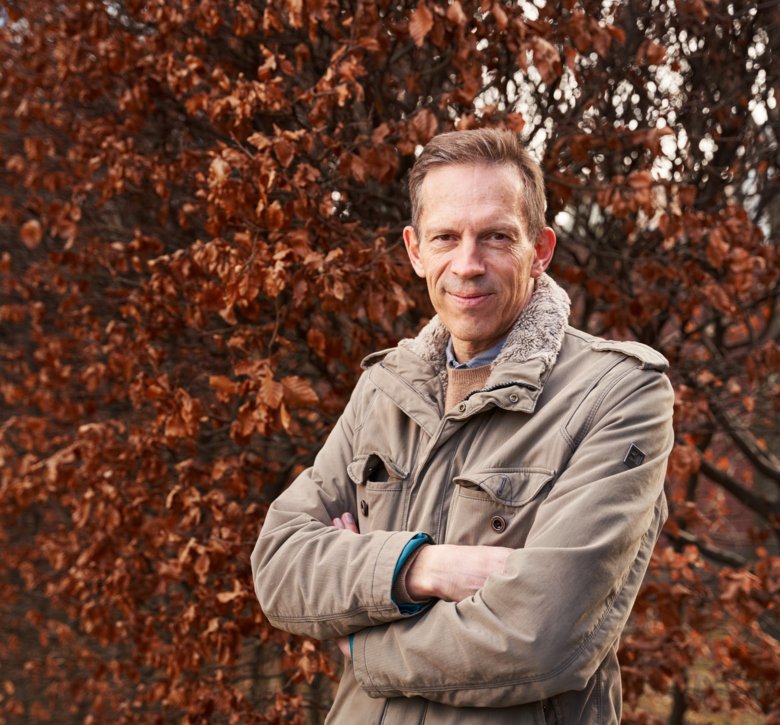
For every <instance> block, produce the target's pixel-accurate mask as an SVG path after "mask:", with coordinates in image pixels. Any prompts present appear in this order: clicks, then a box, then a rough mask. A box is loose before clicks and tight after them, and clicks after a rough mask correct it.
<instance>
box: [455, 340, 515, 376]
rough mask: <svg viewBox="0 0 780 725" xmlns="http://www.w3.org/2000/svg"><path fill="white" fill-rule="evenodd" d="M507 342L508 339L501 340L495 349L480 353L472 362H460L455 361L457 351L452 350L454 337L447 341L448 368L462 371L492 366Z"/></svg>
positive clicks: (494, 346)
mask: <svg viewBox="0 0 780 725" xmlns="http://www.w3.org/2000/svg"><path fill="white" fill-rule="evenodd" d="M505 342H506V337H504V338H503V339H501V340H499V341H498V342H497V343H496V344H495V345H493V347H491V348H490V350H485V352H481V353H479V355H477V356H476V357H473V358H471V360H466V362H462V363H460V362H458V361H457V360H456V359H455V351H454V350H453V349H452V337H450V339H449V340H448V341H447V348H446V350H445V354H446V356H447V367H448V368H455V369H462V368H480V367H482V366H483V365H490V363H492V362H493V360H495V359H496V358H497V357H498V353H499V352H501V348H502V347H503V346H504V343H505Z"/></svg>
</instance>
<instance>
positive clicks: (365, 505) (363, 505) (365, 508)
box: [360, 499, 368, 516]
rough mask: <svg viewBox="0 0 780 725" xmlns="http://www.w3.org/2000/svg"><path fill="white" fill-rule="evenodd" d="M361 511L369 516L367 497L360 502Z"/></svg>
mask: <svg viewBox="0 0 780 725" xmlns="http://www.w3.org/2000/svg"><path fill="white" fill-rule="evenodd" d="M360 513H361V514H363V516H368V501H366V500H365V499H364V500H363V501H361V502H360Z"/></svg>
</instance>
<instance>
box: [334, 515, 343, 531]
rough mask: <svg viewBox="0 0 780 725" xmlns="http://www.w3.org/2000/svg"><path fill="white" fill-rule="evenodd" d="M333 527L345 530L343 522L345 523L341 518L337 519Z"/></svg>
mask: <svg viewBox="0 0 780 725" xmlns="http://www.w3.org/2000/svg"><path fill="white" fill-rule="evenodd" d="M333 525H334V526H335V527H336V528H337V529H343V528H344V522H343V521H342V520H341V518H339V517H337V518H335V519H333Z"/></svg>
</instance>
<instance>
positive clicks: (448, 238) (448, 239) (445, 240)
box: [431, 232, 457, 244]
mask: <svg viewBox="0 0 780 725" xmlns="http://www.w3.org/2000/svg"><path fill="white" fill-rule="evenodd" d="M456 239H457V237H456V236H455V234H453V233H452V232H442V233H441V234H437V235H436V236H435V237H433V238H432V239H431V241H432V242H433V243H434V244H451V243H452V242H454V241H456Z"/></svg>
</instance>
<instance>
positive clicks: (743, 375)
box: [0, 0, 780, 725]
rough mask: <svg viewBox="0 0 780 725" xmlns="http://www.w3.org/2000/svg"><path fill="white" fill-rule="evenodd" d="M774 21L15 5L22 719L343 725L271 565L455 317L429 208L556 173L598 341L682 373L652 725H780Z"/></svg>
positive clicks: (744, 15) (13, 192) (361, 0)
mask: <svg viewBox="0 0 780 725" xmlns="http://www.w3.org/2000/svg"><path fill="white" fill-rule="evenodd" d="M779 57H780V2H778V1H777V0H766V1H764V2H746V1H744V0H733V1H731V2H729V1H727V0H632V1H631V2H613V1H610V0H563V2H555V3H550V2H544V1H543V0H534V2H531V1H530V0H518V1H516V2H501V1H499V0H495V2H494V1H492V0H483V1H480V2H477V1H475V0H460V1H459V0H451V1H447V0H420V2H407V1H406V0H374V1H372V2H368V1H366V0H352V1H350V2H347V1H346V0H269V1H268V2H261V1H260V0H254V1H250V0H246V1H244V0H165V1H163V0H79V1H76V0H71V1H70V2H61V1H59V2H54V1H53V0H0V551H2V556H0V622H1V624H0V628H1V629H0V722H2V723H5V722H7V723H29V722H57V723H70V722H72V723H82V722H83V723H100V722H118V723H124V722H176V721H179V722H190V723H194V722H215V723H221V722H225V723H234V722H239V723H245V722H246V723H250V722H278V723H288V722H289V723H317V722H321V721H322V719H323V718H324V714H325V712H327V709H328V707H329V704H330V701H331V698H332V693H333V687H334V682H335V681H336V680H337V678H338V673H339V668H340V656H338V652H336V651H335V649H333V648H332V647H331V646H330V645H329V644H327V643H320V642H316V641H311V640H306V639H301V638H295V637H291V636H288V635H285V634H283V633H280V632H277V631H275V630H273V629H272V628H271V627H270V626H269V625H268V624H267V623H266V622H265V620H264V618H263V616H262V613H261V612H260V610H259V607H258V606H257V603H256V600H255V597H254V594H253V591H252V585H251V575H250V571H249V554H250V552H251V549H252V546H253V544H254V540H255V538H256V536H257V533H258V531H259V527H260V525H261V523H262V521H263V515H264V512H265V509H266V507H267V504H268V503H269V502H270V501H271V500H272V499H273V498H274V497H275V496H276V495H277V494H278V493H279V492H280V490H282V488H283V487H284V486H286V485H287V484H288V483H289V482H290V481H291V479H292V478H293V477H294V476H295V475H296V473H298V472H300V471H301V470H303V468H304V467H306V466H307V465H309V464H310V462H311V461H312V459H313V457H314V454H315V452H316V451H317V449H318V448H319V446H320V445H321V443H322V441H323V439H324V437H325V436H326V435H327V432H328V431H329V430H330V428H331V427H332V426H333V424H334V423H335V421H336V419H337V417H338V415H339V413H340V411H341V410H342V408H343V406H344V404H345V402H346V399H347V397H348V395H349V393H350V391H351V389H352V386H353V385H354V383H355V380H356V378H357V375H358V374H359V363H360V360H361V358H362V357H363V356H364V355H366V354H367V353H369V352H371V351H373V350H375V349H380V348H384V347H388V346H391V345H393V344H395V342H396V341H397V340H398V339H399V338H401V337H406V336H410V335H413V334H414V333H415V331H416V330H417V329H418V328H419V327H420V325H421V323H422V322H424V321H425V320H426V319H427V318H428V317H429V316H430V315H431V314H432V311H431V309H430V307H429V303H428V301H427V295H426V292H425V289H424V285H423V284H422V283H421V282H419V280H417V279H416V278H414V277H413V275H412V272H411V269H410V268H409V266H408V263H407V262H406V259H405V254H404V251H403V244H402V241H401V230H402V228H403V226H404V225H405V224H406V223H407V221H408V218H409V205H408V201H407V194H406V186H405V183H406V178H407V174H408V171H409V169H410V167H411V164H412V163H413V161H414V158H415V154H416V153H418V152H419V150H420V148H421V147H422V145H424V144H425V143H426V142H427V141H428V140H429V139H430V138H431V137H432V136H433V135H434V134H436V133H438V132H441V131H447V130H452V129H456V128H457V129H464V128H475V127H481V126H499V127H505V128H510V129H513V130H514V131H516V132H517V133H519V134H521V136H522V137H523V139H524V140H525V141H526V142H527V144H528V145H529V147H530V148H531V149H532V151H533V152H534V154H535V155H536V156H537V158H538V159H539V160H540V162H541V163H542V166H543V169H544V173H545V177H546V183H547V189H548V219H549V222H550V223H551V224H552V225H553V226H554V228H555V229H556V232H557V234H558V239H559V242H558V249H557V252H556V257H555V260H554V262H553V266H552V269H551V274H552V275H553V276H554V277H555V278H556V279H558V280H559V281H560V283H561V284H562V285H563V286H564V287H565V288H566V289H567V291H568V292H569V294H570V295H571V297H572V299H573V302H574V312H573V316H572V324H574V325H575V326H577V327H581V328H584V329H587V330H588V331H590V332H593V333H595V334H598V335H604V336H608V337H615V338H619V339H635V340H639V341H641V342H644V343H647V344H649V345H651V346H653V347H655V348H657V349H658V350H660V351H662V352H663V353H664V355H666V356H667V357H668V358H669V360H670V362H671V365H672V371H671V377H672V381H673V383H674V385H675V390H676V407H675V427H676V446H675V449H674V452H673V455H672V458H671V461H670V465H669V472H668V480H667V494H668V498H669V502H670V508H671V515H670V518H669V522H668V524H667V526H666V529H665V531H664V533H663V535H662V537H661V540H660V542H659V545H658V547H657V549H656V555H655V557H654V560H653V562H652V565H651V569H650V572H649V573H648V577H647V579H646V582H645V586H644V588H643V590H642V594H641V596H640V599H639V601H638V602H637V605H636V607H635V610H634V614H633V615H632V619H631V621H630V623H629V627H628V629H627V631H626V636H625V637H624V639H623V641H622V645H621V661H622V665H623V678H624V696H625V718H624V721H625V722H628V723H670V725H676V724H678V723H688V722H690V723H704V722H706V723H735V722H738V723H772V722H774V723H778V722H780V685H779V684H778V683H779V682H780V677H779V675H780V645H779V644H778V637H780V620H779V619H778V601H779V600H780V597H778V591H780V584H779V582H780V559H779V558H778V537H779V535H780V459H779V456H780V451H779V445H778V444H779V443H780V426H779V425H778V417H779V415H780V394H779V393H780V347H779V346H778V340H779V338H780V305H779V302H778V296H779V295H780V285H779V284H778V283H779V281H780V265H778V250H777V242H776V235H777V232H778V229H780V176H779V173H780V171H779V169H778V165H779V164H780V153H779V149H778V133H779V132H780V109H779V108H778V101H780V99H778V94H780V63H779V62H778V58H779Z"/></svg>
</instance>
